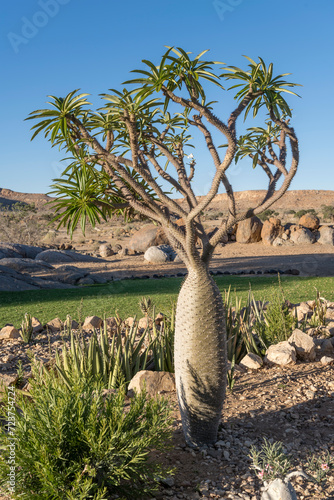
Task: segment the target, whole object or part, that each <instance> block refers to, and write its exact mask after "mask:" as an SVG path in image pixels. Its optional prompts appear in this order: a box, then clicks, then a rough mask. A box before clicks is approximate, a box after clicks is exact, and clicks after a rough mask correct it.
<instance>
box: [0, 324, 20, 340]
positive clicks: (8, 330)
mask: <svg viewBox="0 0 334 500" xmlns="http://www.w3.org/2000/svg"><path fill="white" fill-rule="evenodd" d="M19 338H20V332H19V331H18V330H17V329H16V328H14V326H13V325H6V326H4V327H3V328H2V329H1V331H0V340H11V339H19Z"/></svg>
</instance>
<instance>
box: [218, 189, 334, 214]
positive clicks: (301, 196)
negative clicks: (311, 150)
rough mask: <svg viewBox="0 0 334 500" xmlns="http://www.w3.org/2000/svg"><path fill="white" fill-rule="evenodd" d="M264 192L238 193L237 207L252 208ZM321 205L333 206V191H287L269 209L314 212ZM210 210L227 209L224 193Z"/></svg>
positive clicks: (236, 196) (242, 208)
mask: <svg viewBox="0 0 334 500" xmlns="http://www.w3.org/2000/svg"><path fill="white" fill-rule="evenodd" d="M265 193H266V191H265V190H257V191H255V190H254V191H239V192H236V193H235V198H236V202H237V205H238V207H239V208H240V209H241V210H245V209H247V208H249V207H254V206H256V205H257V204H258V203H260V201H261V200H262V199H263V197H264V195H265ZM323 205H331V206H334V191H329V190H328V191H325V190H318V189H307V190H296V191H288V192H287V193H285V195H284V196H283V197H282V198H281V199H280V200H278V201H277V202H276V203H275V204H274V205H272V206H271V207H270V208H272V209H273V210H278V211H279V210H282V211H287V210H291V209H293V210H295V211H298V210H303V209H304V210H308V209H311V208H314V209H315V210H316V211H317V210H320V209H321V207H322V206H323ZM211 208H214V209H217V210H224V209H226V208H227V195H226V194H225V193H223V194H218V195H217V196H216V197H215V199H214V201H213V203H212V205H211Z"/></svg>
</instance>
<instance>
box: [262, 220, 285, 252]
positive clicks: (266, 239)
mask: <svg viewBox="0 0 334 500" xmlns="http://www.w3.org/2000/svg"><path fill="white" fill-rule="evenodd" d="M281 232H282V226H281V221H280V219H276V218H274V217H271V218H270V219H269V220H266V221H264V223H263V226H262V229H261V238H262V242H263V244H264V245H272V244H273V242H274V240H275V239H276V238H277V237H278V236H280V233H281Z"/></svg>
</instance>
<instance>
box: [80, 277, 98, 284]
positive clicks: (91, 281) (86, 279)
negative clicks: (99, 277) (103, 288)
mask: <svg viewBox="0 0 334 500" xmlns="http://www.w3.org/2000/svg"><path fill="white" fill-rule="evenodd" d="M94 283H95V281H94V278H91V277H90V276H84V277H83V278H80V279H79V280H78V281H77V285H94Z"/></svg>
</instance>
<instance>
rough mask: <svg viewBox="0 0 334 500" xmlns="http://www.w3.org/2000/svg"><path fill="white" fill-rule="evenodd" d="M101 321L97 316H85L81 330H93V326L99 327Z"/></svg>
mask: <svg viewBox="0 0 334 500" xmlns="http://www.w3.org/2000/svg"><path fill="white" fill-rule="evenodd" d="M102 324H103V321H102V319H101V318H99V317H98V316H87V318H86V319H85V321H84V324H83V325H82V329H83V330H87V331H89V330H94V329H95V328H101V326H102Z"/></svg>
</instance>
